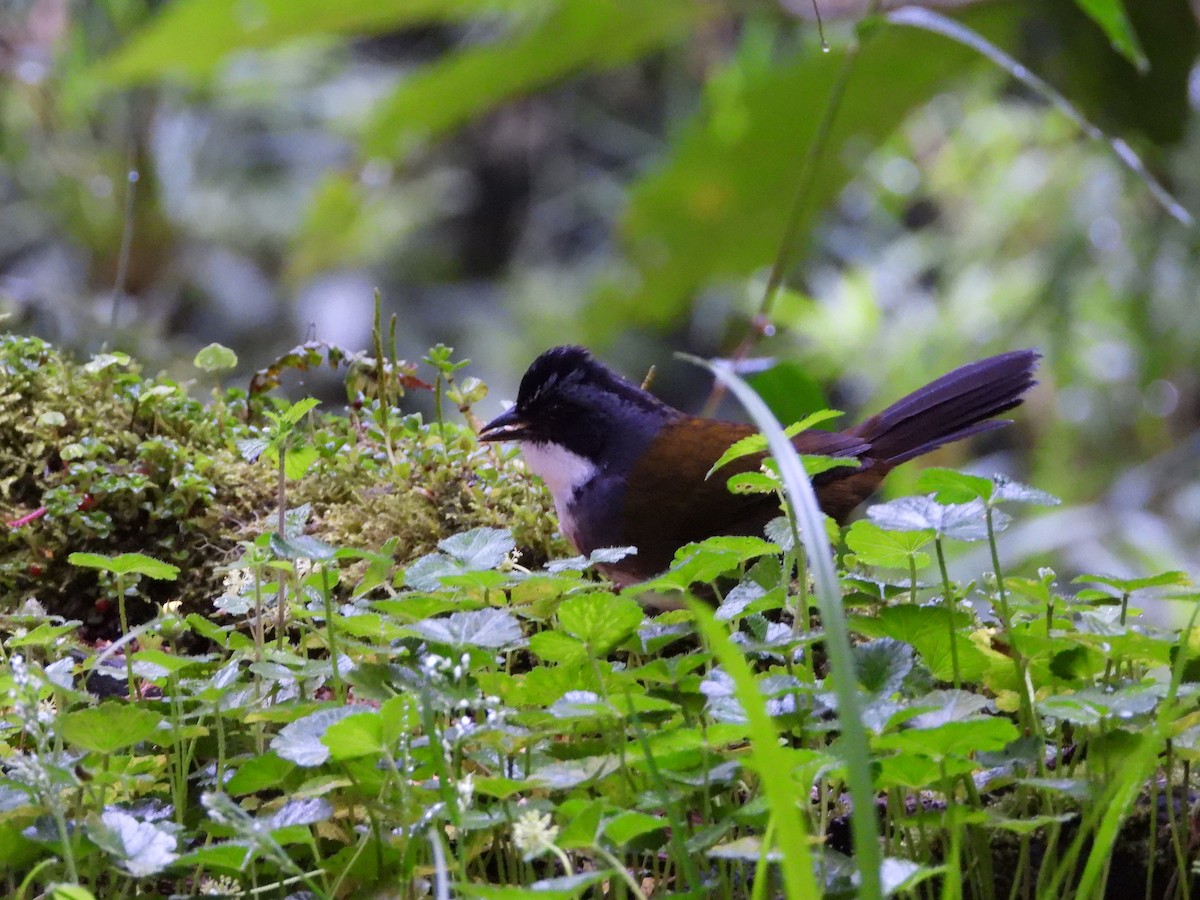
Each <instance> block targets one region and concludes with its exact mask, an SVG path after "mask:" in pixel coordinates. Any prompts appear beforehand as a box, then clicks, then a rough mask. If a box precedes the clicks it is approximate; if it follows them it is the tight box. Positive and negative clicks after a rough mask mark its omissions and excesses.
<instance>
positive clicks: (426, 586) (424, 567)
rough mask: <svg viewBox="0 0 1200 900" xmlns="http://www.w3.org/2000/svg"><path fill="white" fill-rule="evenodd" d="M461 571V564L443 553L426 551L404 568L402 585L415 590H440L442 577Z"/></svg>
mask: <svg viewBox="0 0 1200 900" xmlns="http://www.w3.org/2000/svg"><path fill="white" fill-rule="evenodd" d="M462 573H463V567H462V564H461V563H460V562H459V561H458V560H456V559H453V558H452V557H449V556H447V555H446V554H444V553H428V554H426V555H425V556H422V557H421V558H420V559H418V560H417V561H416V562H414V563H413V564H412V565H411V566H409V567H408V568H407V569H405V570H404V586H405V587H409V588H412V589H413V590H415V591H440V590H442V588H443V587H445V585H443V584H442V579H443V578H448V577H450V576H452V575H461V574H462Z"/></svg>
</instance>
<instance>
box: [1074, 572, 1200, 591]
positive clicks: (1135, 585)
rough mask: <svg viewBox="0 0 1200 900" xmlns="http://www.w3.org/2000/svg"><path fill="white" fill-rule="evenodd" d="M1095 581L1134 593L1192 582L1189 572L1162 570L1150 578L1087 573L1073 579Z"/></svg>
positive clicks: (1182, 585)
mask: <svg viewBox="0 0 1200 900" xmlns="http://www.w3.org/2000/svg"><path fill="white" fill-rule="evenodd" d="M1081 582H1082V583H1088V582H1091V583H1095V584H1104V585H1108V586H1109V587H1111V588H1114V589H1115V590H1116V591H1117V592H1118V593H1121V594H1132V593H1133V592H1134V591H1140V590H1144V589H1146V588H1152V587H1186V586H1187V585H1190V584H1191V583H1192V579H1191V576H1190V575H1188V573H1187V572H1179V571H1172V572H1161V573H1159V574H1158V575H1151V576H1150V577H1149V578H1116V577H1114V576H1112V575H1096V574H1086V575H1079V576H1077V577H1076V578H1073V579H1072V580H1071V583H1072V584H1080V583H1081Z"/></svg>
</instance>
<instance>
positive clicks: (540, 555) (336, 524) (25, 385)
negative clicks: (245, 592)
mask: <svg viewBox="0 0 1200 900" xmlns="http://www.w3.org/2000/svg"><path fill="white" fill-rule="evenodd" d="M439 352H442V351H439ZM318 355H320V356H321V358H322V359H323V358H325V357H328V359H329V360H330V361H331V362H332V363H334V364H340V365H342V366H343V367H344V369H345V371H346V383H347V394H348V400H349V411H350V412H349V414H344V413H343V414H336V413H332V414H326V413H320V412H316V411H314V412H311V413H310V414H308V415H306V416H305V417H304V420H303V422H298V423H296V424H297V427H298V429H299V433H298V435H297V437H302V438H303V441H298V442H297V443H300V444H302V446H298V447H297V449H296V451H295V453H294V454H293V459H292V460H291V461H290V462H289V472H288V473H287V478H286V485H285V490H284V495H283V500H284V503H285V504H286V505H287V506H288V507H289V508H294V509H296V510H298V511H299V513H298V514H300V515H302V516H303V519H304V521H303V523H302V524H303V528H304V531H305V532H306V533H308V534H311V535H315V536H317V537H320V538H322V539H324V540H328V541H330V542H333V543H336V544H349V545H353V546H356V547H359V548H362V549H368V550H379V549H380V548H382V547H384V546H385V545H386V546H387V547H388V551H389V552H391V553H392V554H393V555H394V556H395V558H396V559H397V560H398V561H400V562H409V561H411V560H413V559H415V558H416V557H418V556H420V555H421V554H423V553H426V552H428V551H429V550H431V549H433V547H434V545H435V544H436V543H437V541H438V540H440V539H441V538H442V537H445V536H446V535H447V534H453V533H454V532H456V531H461V530H465V529H467V528H471V527H478V526H484V525H499V524H505V525H506V526H508V527H511V528H512V529H513V531H514V534H515V535H516V536H517V539H518V540H519V541H520V542H521V545H522V547H524V548H525V549H526V551H527V553H528V554H529V555H530V557H532V558H535V559H544V558H546V556H547V555H548V554H550V553H552V552H555V551H561V543H560V542H556V540H555V538H554V536H553V534H552V526H551V524H550V522H549V519H548V518H547V516H546V515H545V513H546V510H547V508H548V504H547V501H546V497H545V494H544V491H543V490H542V489H541V488H540V486H539V485H537V484H536V483H535V482H533V481H531V480H529V479H525V478H521V479H512V478H502V477H501V469H500V465H499V464H500V462H501V459H500V457H499V456H498V451H496V450H493V449H490V448H480V447H479V446H478V445H477V444H476V443H475V440H474V432H473V431H472V430H471V429H470V428H469V427H467V426H466V425H464V424H462V423H461V421H459V422H448V421H447V422H443V423H441V424H434V425H430V424H428V423H426V422H424V421H423V420H422V418H421V417H420V416H419V415H404V414H402V413H401V412H397V411H396V410H395V409H391V408H390V407H391V406H392V405H394V404H395V405H400V406H401V408H402V406H403V404H404V402H405V392H406V389H408V390H429V391H432V389H433V387H432V386H431V385H428V384H426V383H425V382H422V381H421V380H420V379H418V378H416V377H415V376H414V374H413V373H415V371H416V369H417V367H416V366H410V365H408V364H406V363H403V362H398V361H385V360H383V359H382V358H377V357H376V356H373V355H364V354H346V353H344V352H341V351H338V352H336V353H335V352H334V351H333V349H332V348H330V349H328V351H327V352H325V353H322V354H317V348H316V347H315V345H314V346H306V347H301V348H297V350H296V351H294V352H293V353H292V354H290V355H289V356H288V357H285V358H284V359H283V360H281V361H279V362H278V363H277V364H276V365H275V366H274V367H272V368H270V369H267V370H264V371H263V372H262V373H259V376H257V377H256V379H255V384H254V385H253V388H254V390H255V391H256V393H253V394H248V392H247V391H244V390H228V391H224V392H217V393H216V395H215V396H214V397H213V399H212V400H211V401H210V402H208V403H206V404H202V403H200V402H198V401H197V400H195V399H194V398H192V397H191V396H190V395H189V394H188V392H187V390H185V387H186V386H184V385H180V384H178V383H175V382H173V381H170V380H168V379H165V378H161V377H160V378H147V377H144V376H143V375H142V374H141V373H140V371H139V368H138V366H137V365H136V363H134V362H133V361H132V360H131V359H130V358H129V357H128V356H126V355H125V354H120V353H112V354H102V355H99V356H97V357H95V358H93V359H91V360H89V361H87V362H86V363H82V364H79V363H76V362H73V361H71V360H70V359H67V358H65V357H64V356H63V355H62V354H60V353H59V352H58V351H56V350H55V349H54V348H52V347H51V346H49V345H48V344H46V343H44V342H42V341H40V340H37V339H36V338H29V337H19V336H15V335H0V384H2V388H3V389H2V390H0V504H2V509H3V517H4V519H5V520H6V522H7V523H8V525H9V527H7V528H5V529H4V530H3V532H0V597H3V598H5V599H6V601H7V604H6V605H7V608H8V609H10V610H11V609H13V608H14V607H15V606H16V605H17V603H19V602H20V601H23V600H25V599H31V598H32V599H37V600H38V601H39V602H41V603H42V605H43V606H45V608H46V609H48V610H49V611H50V612H52V613H56V614H58V615H61V616H64V617H65V618H68V619H79V620H81V621H82V622H84V623H85V624H86V625H87V626H88V628H89V629H90V630H91V631H92V632H94V633H96V634H109V633H111V631H112V628H113V626H114V622H115V618H114V615H115V614H114V610H113V604H112V596H111V591H109V590H106V589H105V586H104V585H102V584H100V583H99V582H98V580H97V577H96V575H95V573H94V572H92V571H90V570H81V569H79V568H77V567H74V566H71V565H70V564H69V563H68V561H67V555H68V554H69V553H71V552H98V553H110V554H111V553H119V552H126V551H129V552H140V553H145V554H148V555H151V556H154V557H156V558H159V559H162V560H164V561H168V562H171V563H173V564H175V565H178V566H179V567H180V568H181V570H182V574H181V577H180V580H179V581H178V582H177V583H175V584H173V585H172V586H171V587H170V588H165V587H163V586H162V585H155V584H153V583H151V584H148V585H147V586H146V587H147V589H146V590H145V591H141V592H139V593H138V594H137V595H136V596H134V597H131V598H130V603H131V607H132V610H131V615H133V616H134V618H135V619H139V620H140V619H144V618H148V617H150V616H151V615H153V612H154V609H155V606H154V604H155V603H162V602H165V601H167V600H180V601H181V602H182V603H183V605H184V608H185V609H186V610H188V611H191V610H198V611H206V610H209V609H211V598H212V596H213V595H214V592H217V591H219V589H220V585H221V579H222V573H221V567H222V566H224V565H226V564H227V563H228V562H230V561H231V560H233V559H235V558H236V556H237V554H238V544H239V542H240V541H243V540H246V539H250V538H253V537H255V536H257V535H259V534H262V533H263V532H264V531H266V530H267V529H269V528H270V527H271V525H272V522H273V521H274V520H275V519H276V518H277V512H278V509H279V501H280V494H279V479H278V473H277V472H276V471H274V470H273V469H272V467H271V466H270V465H267V464H265V461H264V460H263V459H260V458H259V457H258V456H257V455H256V454H255V453H254V452H253V448H254V447H255V446H256V443H257V442H263V443H264V444H265V443H266V442H267V441H268V440H269V438H270V435H271V416H272V414H273V413H275V412H276V411H278V410H281V409H284V408H285V407H286V404H285V403H284V402H283V401H281V400H278V399H275V398H272V397H271V396H269V395H267V394H266V393H265V392H264V390H265V388H268V387H271V386H274V385H275V384H277V383H278V380H279V378H280V377H281V374H282V372H285V371H286V370H288V369H292V368H306V367H310V366H313V365H316V364H318V363H319V362H320V361H321V360H320V359H317V358H316V357H317V356H318ZM443 355H444V353H443ZM431 360H432V361H433V362H435V363H437V364H439V365H441V366H442V367H443V368H445V367H447V366H449V367H450V370H451V371H453V369H454V368H456V367H458V366H459V365H460V364H458V363H452V362H450V361H449V358H448V356H446V357H445V358H444V359H443V358H440V357H431ZM430 369H431V371H433V372H435V373H436V372H437V371H438V369H437V367H436V366H431V367H430ZM380 371H383V372H384V373H385V374H384V377H380V376H379V375H378V373H379V372H380ZM197 374H198V375H202V374H203V373H197ZM389 375H390V377H388V376H389ZM439 383H440V382H439ZM473 383H474V382H473V380H472V383H467V389H468V392H469V391H470V390H471V389H472V384H473ZM474 390H476V392H477V393H479V396H482V393H480V390H481V389H480V388H479V387H477V386H476V387H474ZM460 399H461V400H462V401H463V404H462V405H463V406H464V408H465V409H467V410H468V412H469V401H470V400H471V397H470V396H468V395H462V396H461V397H460ZM248 447H249V448H251V449H250V450H248V449H247V448H248Z"/></svg>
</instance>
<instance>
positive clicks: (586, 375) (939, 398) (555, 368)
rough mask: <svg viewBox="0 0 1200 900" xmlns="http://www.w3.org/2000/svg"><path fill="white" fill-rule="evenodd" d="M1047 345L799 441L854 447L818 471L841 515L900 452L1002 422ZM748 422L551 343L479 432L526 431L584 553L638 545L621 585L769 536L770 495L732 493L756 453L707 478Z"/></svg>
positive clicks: (903, 456)
mask: <svg viewBox="0 0 1200 900" xmlns="http://www.w3.org/2000/svg"><path fill="white" fill-rule="evenodd" d="M1038 356H1039V355H1038V353H1037V352H1036V351H1033V350H1017V351H1014V352H1011V353H1004V354H1001V355H1000V356H993V357H990V358H988V359H983V360H980V361H978V362H974V363H970V364H968V365H965V366H962V367H961V368H958V369H955V370H954V371H953V372H950V373H948V374H946V375H943V376H942V377H941V378H938V379H937V380H935V381H932V382H930V383H929V384H927V385H925V386H924V387H923V388H919V389H918V390H916V391H913V392H912V393H911V394H909V395H908V396H907V397H904V398H903V399H901V400H898V401H896V402H895V403H893V404H892V405H891V406H889V407H888V408H887V409H885V410H884V411H883V412H881V413H879V414H878V415H875V416H872V417H871V418H869V419H867V420H866V421H864V422H862V423H860V424H859V425H856V426H854V427H853V428H849V429H847V430H845V431H815V430H809V431H804V432H802V433H800V434H798V435H797V436H796V437H795V438H793V440H792V443H793V444H794V445H795V446H796V449H797V450H798V451H800V452H801V453H806V454H820V455H826V456H835V457H845V458H852V459H854V460H856V461H857V462H858V465H857V467H849V466H839V467H837V468H834V469H831V470H829V471H826V472H824V473H822V474H820V475H817V476H816V478H814V479H813V484H814V486H815V488H816V492H817V498H818V500H819V501H820V504H821V508H822V509H823V510H824V511H825V512H826V513H827V514H828V515H830V516H832V517H833V518H834V519H835V520H837V521H838V522H842V521H844V520H845V519H846V517H847V516H848V515H849V514H850V512H851V511H852V510H853V509H854V508H855V507H856V506H858V505H859V504H860V503H862V502H863V501H864V500H865V499H866V498H867V497H869V496H870V495H871V494H872V493H874V491H875V490H876V489H877V488H878V487H879V485H880V482H882V481H883V479H884V477H885V476H886V475H887V474H888V472H890V471H891V470H892V469H894V468H895V467H896V466H898V465H900V463H903V462H906V461H908V460H910V459H912V458H914V457H916V456H920V455H922V454H924V453H928V452H929V451H931V450H934V449H936V448H937V447H940V446H942V445H943V444H948V443H950V442H951V441H958V440H962V439H963V438H965V437H969V436H970V435H974V434H979V433H981V432H984V431H990V430H991V429H994V428H1001V427H1003V426H1005V425H1007V424H1009V422H1008V421H1007V420H1002V419H996V418H994V417H995V416H998V415H999V414H1001V413H1003V412H1005V411H1007V410H1010V409H1012V408H1013V407H1015V406H1017V405H1018V404H1020V403H1021V401H1022V398H1023V397H1024V394H1025V393H1026V391H1028V390H1029V389H1030V388H1031V387H1032V386H1033V385H1034V384H1035V383H1036V382H1035V381H1034V378H1033V372H1034V369H1035V368H1036V366H1037V360H1038ZM754 430H755V429H754V428H753V427H752V426H750V425H746V424H740V423H735V422H724V421H719V420H716V419H708V418H701V417H697V416H690V415H687V414H686V413H683V412H681V411H680V410H678V409H675V408H674V407H672V406H669V405H668V404H666V403H663V402H662V401H661V400H659V399H658V398H657V397H655V396H654V395H653V394H651V393H650V392H649V391H646V390H644V389H642V388H641V387H639V386H638V385H636V384H634V383H633V382H631V381H628V380H627V379H625V378H622V377H621V376H620V375H618V374H617V373H615V372H614V371H612V369H610V368H608V367H607V366H605V365H604V364H603V363H600V362H598V361H597V360H596V359H595V358H593V357H592V355H591V354H590V353H589V352H588V351H587V350H585V349H584V348H582V347H555V348H554V349H552V350H547V351H546V352H545V353H543V354H542V355H541V356H539V357H538V358H537V359H536V360H534V361H533V364H532V365H531V366H530V367H529V370H528V371H527V372H526V373H525V376H524V378H523V379H522V380H521V387H520V390H519V391H518V393H517V402H516V405H514V406H513V407H512V408H511V409H509V410H508V411H507V412H505V413H502V414H501V415H500V416H498V417H497V418H495V419H493V420H492V421H491V422H489V423H488V424H487V425H486V426H485V427H484V429H483V430H482V431H481V432H480V435H479V437H480V440H484V441H517V442H519V444H520V446H521V450H522V454H523V455H524V457H525V461H526V463H527V465H528V466H529V468H530V470H531V471H533V472H534V473H535V474H537V475H539V476H541V478H542V479H543V480H544V481H545V482H546V486H547V487H548V488H549V489H550V493H551V495H552V496H553V497H554V505H555V508H556V509H557V511H558V516H559V521H560V523H561V525H562V531H563V533H564V534H565V535H566V536H567V538H568V539H569V540H570V541H571V543H573V544H574V545H575V546H576V547H577V548H578V549H579V550H580V551H581V552H583V553H590V552H591V551H593V550H595V549H597V548H600V547H618V546H634V547H636V548H637V553H636V554H634V555H632V556H627V557H626V558H625V559H622V560H621V561H619V562H617V563H615V564H612V565H609V566H602V567H601V568H602V570H603V571H604V572H605V574H606V575H608V576H609V577H610V578H612V580H613V581H614V582H615V583H617V584H620V585H625V584H631V583H633V582H637V581H643V580H645V579H647V578H651V577H653V576H655V575H657V574H659V573H660V572H662V571H663V570H664V569H666V568H667V567H668V566H669V565H670V563H671V560H672V559H673V557H674V555H675V551H676V550H678V549H679V548H680V547H682V546H683V545H684V544H687V543H689V542H691V541H699V540H702V539H704V538H707V537H711V536H712V535H717V534H735V535H736V534H749V535H761V534H762V532H763V528H764V526H765V525H766V523H767V522H768V521H769V520H770V519H771V518H773V517H774V516H777V515H779V505H778V502H777V501H776V499H775V498H774V497H771V496H769V495H763V494H734V493H731V492H730V491H729V489H728V487H727V481H728V477H729V476H730V475H732V474H736V473H738V472H745V471H753V470H757V469H758V467H759V466H760V464H761V462H762V456H761V455H758V456H747V457H742V458H741V459H738V460H735V461H734V462H732V463H730V464H729V465H728V467H727V468H725V469H722V470H721V471H720V472H719V473H717V474H716V475H714V476H713V477H707V475H708V472H709V470H710V469H711V468H712V465H713V463H714V462H716V461H717V459H718V458H719V457H720V456H721V454H723V453H724V452H725V451H726V450H727V449H728V448H729V447H730V446H731V445H732V444H733V443H734V442H735V441H737V440H739V439H741V438H743V437H746V436H747V435H749V434H752V433H753V432H754Z"/></svg>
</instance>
